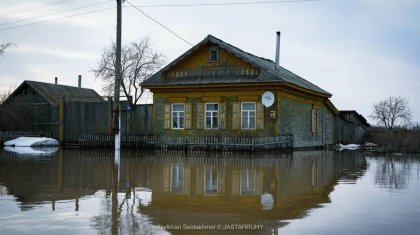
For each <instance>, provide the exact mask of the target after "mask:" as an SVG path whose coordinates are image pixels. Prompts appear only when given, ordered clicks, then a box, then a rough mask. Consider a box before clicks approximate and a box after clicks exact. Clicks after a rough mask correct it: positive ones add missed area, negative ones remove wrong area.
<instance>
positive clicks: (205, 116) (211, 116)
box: [204, 102, 219, 130]
mask: <svg viewBox="0 0 420 235" xmlns="http://www.w3.org/2000/svg"><path fill="white" fill-rule="evenodd" d="M208 104H217V110H216V111H214V110H213V111H210V112H212V113H211V115H210V118H211V119H210V120H211V123H210V128H208V127H206V124H207V121H206V118H207V105H208ZM213 112H217V115H216V117H217V128H212V126H213ZM204 129H206V130H217V129H219V103H215V102H213V103H204Z"/></svg>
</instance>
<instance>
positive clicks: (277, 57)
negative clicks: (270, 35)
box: [275, 31, 280, 69]
mask: <svg viewBox="0 0 420 235" xmlns="http://www.w3.org/2000/svg"><path fill="white" fill-rule="evenodd" d="M275 63H276V64H275V65H276V67H275V68H276V69H279V67H280V31H277V43H276V62H275Z"/></svg>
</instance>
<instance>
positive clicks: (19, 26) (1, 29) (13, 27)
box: [0, 7, 115, 31]
mask: <svg viewBox="0 0 420 235" xmlns="http://www.w3.org/2000/svg"><path fill="white" fill-rule="evenodd" d="M111 9H115V7H109V8H105V9H100V10H95V11H89V12H84V13H80V14H75V15H69V16H64V17H59V18H55V19H49V20H43V21H38V22H34V23H29V24H23V25H17V26H12V27H7V28H0V31H3V30H8V29H15V28H21V27H25V26H29V25H35V24H42V23H46V22H50V21H55V20H61V19H66V18H72V17H76V16H81V15H87V14H91V13H96V12H101V11H107V10H111Z"/></svg>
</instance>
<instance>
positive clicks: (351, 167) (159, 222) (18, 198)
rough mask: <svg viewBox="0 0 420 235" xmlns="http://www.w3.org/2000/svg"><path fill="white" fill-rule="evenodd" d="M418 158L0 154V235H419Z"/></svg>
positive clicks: (325, 154) (352, 153)
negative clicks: (216, 234)
mask: <svg viewBox="0 0 420 235" xmlns="http://www.w3.org/2000/svg"><path fill="white" fill-rule="evenodd" d="M419 218H420V157H416V156H410V155H408V156H406V155H404V156H383V157H381V156H366V155H363V154H362V153H361V152H359V151H356V152H355V151H344V152H340V153H338V152H334V151H330V152H320V151H304V152H294V153H279V154H274V153H260V154H246V153H236V154H226V153H224V154H223V153H201V154H190V155H185V154H183V153H159V152H143V151H133V150H126V151H122V152H121V156H120V157H119V158H115V156H114V152H113V150H77V149H75V150H68V149H65V150H60V151H58V152H55V153H51V154H49V155H48V154H47V155H39V154H37V155H31V154H28V153H24V152H21V153H15V152H11V151H6V150H0V234H60V235H65V234H215V233H221V234H352V235H353V234H381V235H384V234H399V235H400V234H419V233H420V224H419Z"/></svg>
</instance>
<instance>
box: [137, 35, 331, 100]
mask: <svg viewBox="0 0 420 235" xmlns="http://www.w3.org/2000/svg"><path fill="white" fill-rule="evenodd" d="M207 43H210V44H215V45H218V46H219V47H221V48H223V49H225V50H227V51H228V52H230V53H232V54H234V55H236V56H237V57H239V58H241V59H243V60H244V61H246V62H248V63H250V64H251V65H253V66H255V67H257V68H258V69H259V70H260V73H259V74H258V76H256V77H249V76H243V77H241V76H239V77H203V78H202V77H200V78H184V77H182V78H163V76H162V73H163V72H165V71H167V70H169V69H170V68H171V67H172V66H174V65H175V64H177V63H178V62H179V61H181V60H183V59H184V58H185V57H187V56H188V55H190V54H191V53H193V52H194V51H196V50H197V49H198V48H199V47H201V46H203V45H205V44H207ZM273 82H275V83H286V84H287V83H289V84H292V85H295V86H298V87H301V88H304V89H307V90H310V91H314V92H316V93H320V94H323V95H326V96H329V97H331V96H332V95H331V94H330V93H329V92H327V91H325V90H323V89H321V88H319V87H318V86H316V85H314V84H312V83H311V82H309V81H307V80H305V79H303V78H302V77H300V76H298V75H296V74H294V73H292V72H290V71H289V70H287V69H285V68H283V67H281V66H279V68H278V69H276V68H275V63H274V62H273V61H272V60H269V59H265V58H262V57H258V56H255V55H253V54H251V53H248V52H245V51H242V50H241V49H239V48H237V47H235V46H232V45H230V44H228V43H226V42H224V41H222V40H220V39H218V38H216V37H214V36H212V35H208V36H207V37H206V38H205V39H204V40H202V41H201V42H199V43H198V44H197V45H195V46H194V47H192V48H191V49H190V50H188V51H187V52H185V53H184V54H183V55H181V56H180V57H178V58H177V59H176V60H174V61H173V62H171V63H170V64H168V65H167V66H166V67H165V68H163V69H162V70H160V71H159V72H157V73H156V74H154V75H153V76H152V77H150V78H149V79H147V80H145V81H144V82H143V83H142V85H143V86H145V87H147V86H166V85H198V84H201V85H202V84H235V83H273Z"/></svg>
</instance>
